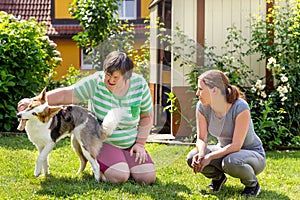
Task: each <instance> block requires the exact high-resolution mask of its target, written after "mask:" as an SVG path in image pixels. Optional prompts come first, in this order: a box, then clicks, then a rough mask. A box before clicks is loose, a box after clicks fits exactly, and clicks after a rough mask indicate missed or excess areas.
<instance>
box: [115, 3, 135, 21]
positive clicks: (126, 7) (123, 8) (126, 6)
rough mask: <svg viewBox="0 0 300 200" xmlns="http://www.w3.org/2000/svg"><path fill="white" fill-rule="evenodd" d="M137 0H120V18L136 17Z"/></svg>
mask: <svg viewBox="0 0 300 200" xmlns="http://www.w3.org/2000/svg"><path fill="white" fill-rule="evenodd" d="M136 1H137V0H119V9H118V13H119V17H120V19H136Z"/></svg>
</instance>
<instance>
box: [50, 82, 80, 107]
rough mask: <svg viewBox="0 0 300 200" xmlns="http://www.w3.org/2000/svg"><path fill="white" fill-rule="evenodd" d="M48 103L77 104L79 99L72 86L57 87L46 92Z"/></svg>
mask: <svg viewBox="0 0 300 200" xmlns="http://www.w3.org/2000/svg"><path fill="white" fill-rule="evenodd" d="M47 99H48V104H49V105H67V104H78V103H79V102H80V101H79V99H78V98H77V96H76V95H75V93H74V92H73V90H72V86H69V87H64V88H58V89H54V90H51V91H49V92H47Z"/></svg>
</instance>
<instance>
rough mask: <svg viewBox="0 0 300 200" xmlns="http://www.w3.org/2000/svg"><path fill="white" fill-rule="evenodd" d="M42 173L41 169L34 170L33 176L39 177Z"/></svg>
mask: <svg viewBox="0 0 300 200" xmlns="http://www.w3.org/2000/svg"><path fill="white" fill-rule="evenodd" d="M41 174H42V170H34V177H39V176H40V175H41Z"/></svg>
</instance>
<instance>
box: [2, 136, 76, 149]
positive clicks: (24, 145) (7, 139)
mask: <svg viewBox="0 0 300 200" xmlns="http://www.w3.org/2000/svg"><path fill="white" fill-rule="evenodd" d="M66 145H67V146H70V138H68V137H67V138H64V139H62V140H60V141H58V142H57V144H56V145H55V148H60V147H64V146H66ZM0 146H1V147H5V148H6V149H13V150H18V149H27V150H35V149H36V147H35V146H34V144H33V143H32V142H31V141H30V140H29V139H28V137H27V135H26V133H24V134H2V133H0ZM70 148H71V147H70Z"/></svg>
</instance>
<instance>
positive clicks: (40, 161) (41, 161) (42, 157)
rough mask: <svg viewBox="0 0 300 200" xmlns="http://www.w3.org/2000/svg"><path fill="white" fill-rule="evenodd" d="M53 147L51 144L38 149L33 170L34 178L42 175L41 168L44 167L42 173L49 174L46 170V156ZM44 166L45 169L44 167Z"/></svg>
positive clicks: (53, 144) (52, 143)
mask: <svg viewBox="0 0 300 200" xmlns="http://www.w3.org/2000/svg"><path fill="white" fill-rule="evenodd" d="M54 146H55V142H51V143H49V144H47V145H46V146H45V147H44V148H43V149H41V150H40V149H39V155H38V158H37V161H36V165H35V170H34V176H35V177H38V176H39V175H40V174H41V173H42V166H44V172H45V174H49V170H48V155H49V153H50V151H51V150H52V149H53V147H54ZM45 165H46V167H45Z"/></svg>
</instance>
